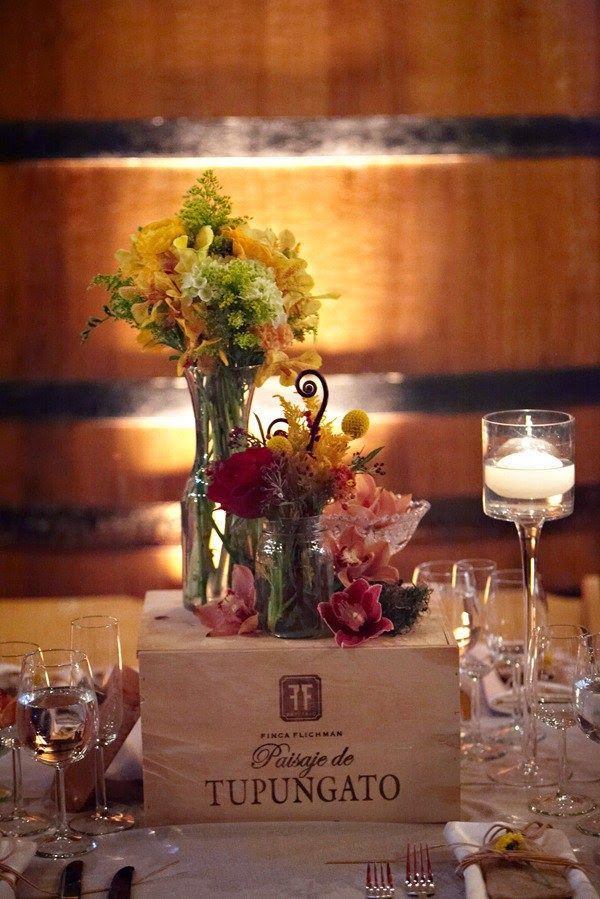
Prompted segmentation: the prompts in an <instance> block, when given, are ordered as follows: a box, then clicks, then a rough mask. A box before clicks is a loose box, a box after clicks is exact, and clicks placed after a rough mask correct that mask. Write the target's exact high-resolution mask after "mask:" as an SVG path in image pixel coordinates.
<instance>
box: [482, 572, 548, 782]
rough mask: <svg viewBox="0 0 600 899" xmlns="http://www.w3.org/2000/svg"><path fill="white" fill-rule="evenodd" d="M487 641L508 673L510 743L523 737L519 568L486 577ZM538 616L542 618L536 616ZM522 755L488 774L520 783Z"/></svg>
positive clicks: (523, 616) (523, 628)
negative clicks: (510, 703)
mask: <svg viewBox="0 0 600 899" xmlns="http://www.w3.org/2000/svg"><path fill="white" fill-rule="evenodd" d="M484 608H485V626H486V639H487V643H488V646H489V648H490V652H491V653H492V658H493V659H494V662H495V664H496V666H502V667H503V668H505V669H508V670H510V672H511V685H512V707H513V708H512V715H513V723H512V725H511V726H510V728H509V733H508V740H509V742H517V743H522V742H523V738H524V731H523V715H524V696H523V676H524V663H525V634H526V632H527V623H526V617H527V608H526V599H525V580H524V578H523V571H522V569H521V568H501V569H498V570H497V571H495V572H494V573H493V574H492V575H491V576H490V578H489V580H488V583H487V585H486V589H485V597H484ZM539 617H541V615H540V616H539ZM522 761H523V754H522V752H521V754H519V755H514V754H513V755H509V756H507V757H506V758H504V759H502V761H501V762H497V763H495V764H492V765H490V767H489V769H488V775H489V776H490V777H491V778H492V780H495V781H497V782H498V783H503V784H509V785H516V786H519V785H521V784H522V772H521V765H522Z"/></svg>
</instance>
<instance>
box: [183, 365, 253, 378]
mask: <svg viewBox="0 0 600 899" xmlns="http://www.w3.org/2000/svg"><path fill="white" fill-rule="evenodd" d="M263 364H264V363H262V362H256V363H254V365H222V364H221V365H220V366H215V368H212V369H210V371H205V370H204V369H203V368H202V367H201V366H200V365H199V364H198V363H197V362H190V364H189V365H186V366H185V368H184V370H183V377H184V378H185V376H186V375H187V374H188V373H189V372H194V373H196V374H201V375H206V376H207V377H208V376H210V375H214V374H215V373H216V372H217V371H219V370H220V369H223V370H224V371H235V372H243V371H248V372H257V371H258V370H259V369H260V368H262V366H263Z"/></svg>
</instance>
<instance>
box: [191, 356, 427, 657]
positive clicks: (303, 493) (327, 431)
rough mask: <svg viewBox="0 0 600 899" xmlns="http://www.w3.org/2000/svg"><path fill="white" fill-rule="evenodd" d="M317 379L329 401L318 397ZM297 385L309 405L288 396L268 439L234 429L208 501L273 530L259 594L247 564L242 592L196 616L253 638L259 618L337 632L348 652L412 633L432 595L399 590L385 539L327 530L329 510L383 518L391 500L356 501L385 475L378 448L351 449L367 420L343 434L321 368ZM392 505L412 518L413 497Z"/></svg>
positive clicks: (346, 422)
mask: <svg viewBox="0 0 600 899" xmlns="http://www.w3.org/2000/svg"><path fill="white" fill-rule="evenodd" d="M318 382H320V384H321V386H322V388H323V391H324V397H323V401H322V402H319V400H318V399H317V396H316V394H317V390H318V388H317V383H318ZM296 388H297V390H298V392H299V393H300V395H301V396H302V397H303V399H304V404H303V405H297V404H296V403H293V402H290V401H288V400H286V399H284V398H283V397H280V402H281V407H282V412H283V416H282V417H281V418H279V419H276V420H275V421H274V422H273V423H272V424H271V425H270V426H269V428H268V429H267V430H266V432H265V431H264V430H263V429H262V428H261V435H260V437H255V436H252V435H251V434H249V433H248V432H247V431H244V430H238V431H236V432H235V433H234V434H233V435H232V439H233V440H234V441H236V442H237V444H238V446H239V447H240V449H239V452H237V453H236V454H234V455H231V456H230V457H229V458H228V459H226V460H223V461H221V462H217V463H215V464H213V465H211V466H210V468H209V471H208V475H209V479H210V486H209V488H208V496H209V498H210V499H212V500H214V501H215V502H217V503H220V505H221V507H222V508H223V509H225V510H226V511H228V512H230V513H234V514H236V515H239V516H242V517H244V518H258V517H259V516H261V517H264V518H265V519H266V525H265V527H264V529H263V532H262V536H261V540H260V543H259V547H258V550H257V555H256V582H255V587H254V590H253V591H252V590H250V589H249V582H248V579H247V575H246V574H244V575H243V576H242V572H241V570H240V569H241V567H242V566H240V569H238V571H237V578H238V580H239V582H240V583H242V582H243V585H244V586H243V589H241V590H240V591H238V592H236V591H235V590H231V591H230V592H229V594H228V596H227V597H225V599H223V600H220V601H217V602H216V603H214V604H209V606H207V607H204V608H203V609H199V610H197V613H198V615H199V617H200V618H201V620H202V621H203V622H204V624H205V625H207V626H208V627H210V628H212V629H213V630H212V632H213V633H224V631H225V630H228V632H229V633H234V632H235V633H248V632H250V631H251V630H252V629H253V625H251V624H250V623H249V622H251V621H252V622H253V624H254V625H256V626H257V627H258V626H259V625H260V626H262V627H263V628H264V629H266V630H267V631H269V632H270V633H272V634H274V635H276V636H280V637H292V638H300V637H315V636H323V635H325V634H327V633H328V629H329V630H331V631H333V632H334V633H335V635H336V640H337V642H338V643H339V644H340V645H348V646H349V645H356V644H358V643H360V642H363V641H364V640H365V639H369V638H372V637H374V636H377V635H378V634H380V633H383V632H393V633H398V632H401V631H403V630H406V629H408V627H410V626H411V625H412V624H413V623H414V621H415V620H416V617H417V616H418V614H419V613H420V612H421V611H423V610H424V609H425V608H426V606H427V591H426V590H423V589H422V588H415V587H406V586H402V585H401V584H400V583H399V573H398V570H397V569H396V568H395V567H394V566H393V565H392V564H391V562H390V546H389V545H388V544H387V543H385V541H382V540H379V541H375V542H374V541H371V540H369V539H365V538H364V537H361V535H360V534H359V533H358V531H356V530H353V529H352V528H349V529H346V530H344V532H343V535H342V536H343V541H342V542H341V543H340V542H339V541H338V540H337V539H336V536H335V534H334V533H332V532H331V531H330V530H329V529H328V521H329V516H328V514H327V508H328V504H329V505H330V506H331V507H332V508H334V510H335V504H336V503H337V504H343V505H344V506H345V511H346V512H347V511H348V509H350V508H351V507H352V506H353V505H358V506H360V508H361V510H362V513H363V514H365V515H368V514H369V512H371V514H372V515H376V512H375V511H373V510H376V509H378V508H379V507H386V508H387V504H389V503H391V502H392V499H391V497H392V496H393V495H392V494H391V493H389V491H386V492H385V493H382V492H381V488H375V493H374V494H373V495H372V496H371V494H369V496H370V497H371V499H372V502H371V503H370V506H372V507H373V508H372V509H370V508H369V505H365V504H364V503H360V502H358V499H359V497H361V496H362V495H363V493H364V488H365V486H366V485H369V484H370V483H371V481H372V475H371V472H373V473H374V474H378V473H381V471H382V466H381V463H380V462H378V461H377V460H376V456H377V455H378V453H379V452H380V449H375V450H372V451H371V452H369V453H365V452H364V451H363V450H355V451H354V452H352V451H351V444H352V442H353V441H355V440H357V439H359V438H361V437H363V436H364V434H365V433H366V431H367V429H368V427H369V419H368V416H367V415H366V413H365V412H363V411H362V410H358V409H355V410H352V411H351V412H348V413H347V414H346V415H345V416H344V418H343V420H342V422H341V428H337V427H336V426H335V424H334V422H332V421H328V420H326V419H325V418H324V417H323V415H324V411H325V406H326V403H327V395H328V394H327V386H326V382H325V379H324V378H323V377H322V376H321V375H319V373H318V372H316V371H306V372H303V373H301V374H300V375H299V376H298V378H297V379H296ZM373 483H374V482H373ZM387 494H389V496H388V495H387ZM393 502H394V503H395V505H394V509H396V508H397V506H398V505H401V506H402V507H403V509H404V512H405V513H406V512H407V510H408V508H409V507H410V505H411V498H410V497H395V496H394V500H393ZM425 506H427V504H425ZM425 511H426V509H423V512H422V514H424V512H425ZM395 514H396V513H395ZM417 523H418V519H416V520H415V521H414V522H413V524H412V530H413V531H414V529H415V527H416V525H417ZM354 535H355V536H354ZM407 539H408V538H407ZM336 586H337V587H338V588H339V589H338V591H337V592H335V591H336ZM383 586H385V588H386V592H385V593H384V594H382V590H383ZM380 594H382V596H383V597H384V599H385V600H386V605H385V609H384V608H383V607H382V605H381V602H380ZM384 611H385V612H386V614H387V615H388V617H386V616H385V615H384Z"/></svg>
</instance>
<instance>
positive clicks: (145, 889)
mask: <svg viewBox="0 0 600 899" xmlns="http://www.w3.org/2000/svg"><path fill="white" fill-rule="evenodd" d="M116 258H117V260H118V267H117V269H116V271H113V272H110V273H107V274H101V275H98V276H96V277H95V278H94V279H93V282H92V286H94V287H96V288H101V289H102V290H104V291H105V296H104V300H105V302H104V305H103V307H102V311H101V313H98V314H96V315H93V316H92V317H91V318H90V319H89V321H88V323H87V325H86V326H85V329H84V332H83V335H82V337H83V339H84V340H85V341H87V340H88V339H90V341H92V340H96V339H98V335H97V334H96V333H95V332H96V331H97V330H98V329H102V330H105V328H104V326H105V324H106V328H108V327H109V325H111V324H112V325H115V324H116V323H117V322H121V323H123V322H124V323H125V324H126V325H128V326H129V327H130V328H131V329H133V330H134V331H136V332H137V341H138V344H139V345H140V347H141V348H142V349H144V350H157V349H158V350H160V349H166V350H167V351H168V353H169V354H170V357H171V361H172V362H174V363H175V364H176V368H177V372H178V374H179V375H181V376H182V378H183V379H184V381H182V385H183V386H184V389H187V390H188V391H189V394H190V404H191V411H192V414H193V430H194V434H195V439H196V446H195V454H194V457H193V465H192V469H191V471H190V474H189V477H188V479H187V481H186V483H185V484H182V485H181V487H182V490H183V493H182V499H181V556H182V562H183V565H182V572H181V574H182V576H181V589H154V590H149V591H148V592H147V593H146V597H145V601H144V603H143V607H142V606H141V604H140V607H139V610H138V611H139V627H138V628H137V630H136V631H135V634H132V633H130V632H129V628H130V625H129V624H128V625H127V629H128V632H127V635H126V636H127V638H128V640H132V642H134V644H135V654H136V662H135V667H134V666H133V664H128V665H126V664H124V663H123V654H122V645H121V639H122V636H123V634H122V626H121V624H120V621H119V618H118V617H117V616H116V615H114V614H112V613H113V611H115V609H116V608H117V607H118V605H119V597H116V596H115V597H102V598H101V599H102V602H101V603H95V604H94V610H93V612H91V613H89V614H86V609H85V606H86V603H85V597H82V598H81V599H79V600H77V601H76V602H74V603H73V604H72V605H68V608H73V607H74V608H76V609H77V611H78V614H77V615H73V617H72V618H71V620H70V627H69V631H68V633H67V632H65V633H64V635H63V636H62V638H61V641H62V646H63V647H66V648H61V644H60V643H58V644H54V645H52V643H50V642H47V640H46V639H42V638H44V637H45V629H44V626H43V625H41V624H39V623H38V622H37V621H36V619H35V616H33V615H32V617H31V620H30V622H29V625H28V624H27V623H24V624H23V628H22V629H23V633H22V634H21V635H20V636H21V637H22V640H21V641H9V640H6V641H3V642H0V754H2V756H3V758H2V760H1V761H0V781H1V782H2V785H3V788H4V792H3V793H2V797H3V798H2V801H1V802H0V834H1V835H2V837H1V839H0V897H1V899H9V897H11V896H12V897H17V899H35V897H38V896H57V897H59V899H77V897H79V896H86V895H98V896H107V897H108V899H127V897H129V896H131V897H133V899H159V897H161V899H164V897H165V896H172V897H173V899H176V897H178V896H182V897H183V896H209V895H210V896H246V897H252V896H257V897H258V896H261V897H265V896H273V897H275V896H288V897H310V896H315V897H316V896H319V897H341V899H344V897H354V896H364V897H367V899H391V897H394V896H402V895H407V896H434V895H435V896H440V897H446V899H458V897H462V896H467V897H468V899H485V897H488V899H512V897H520V899H525V897H527V899H563V897H564V899H567V897H575V899H592V897H594V896H598V893H597V892H596V887H597V886H598V885H600V867H599V864H598V857H599V852H600V821H599V815H598V807H599V805H600V784H599V780H600V777H597V773H598V771H599V770H600V766H599V762H600V755H599V754H598V746H597V744H598V742H599V741H600V635H599V634H598V633H593V632H591V631H590V629H589V628H588V627H587V624H586V623H585V622H587V619H586V618H585V615H586V614H587V612H586V611H585V610H584V609H583V600H582V601H581V604H580V605H581V607H582V608H581V609H580V610H579V611H578V617H577V623H575V620H571V621H563V620H561V619H560V616H559V615H558V613H557V612H556V609H557V608H558V607H557V606H556V604H555V597H554V596H553V594H552V593H551V592H550V591H548V592H547V591H546V588H545V585H544V579H543V573H542V572H541V571H540V565H539V545H540V534H541V531H542V527H543V525H545V524H546V523H549V524H550V526H552V523H553V522H555V521H558V520H560V519H566V518H568V516H570V515H571V513H572V512H573V509H574V488H575V463H574V458H575V437H574V418H573V416H572V415H571V414H569V413H566V412H554V411H548V410H539V409H516V410H501V411H497V412H491V413H488V414H485V415H483V416H482V417H481V434H480V433H479V432H476V433H472V434H470V439H471V443H472V444H473V445H474V446H475V451H476V454H477V455H479V453H480V452H481V486H482V492H483V512H484V513H485V515H486V516H487V517H488V518H490V519H494V520H496V521H499V522H512V523H513V524H514V525H515V526H516V530H517V538H518V540H515V541H514V543H515V546H514V549H515V552H516V551H517V549H518V552H519V553H520V559H521V565H520V567H515V563H514V557H513V556H511V559H513V562H512V566H513V567H510V565H509V564H508V563H507V562H506V558H504V557H503V558H502V559H499V560H495V559H493V558H480V557H478V556H476V555H474V554H473V555H470V554H469V552H470V550H469V549H467V550H466V551H464V550H465V548H464V547H462V549H463V552H461V553H460V555H461V556H462V557H458V558H454V557H450V558H444V557H443V555H444V554H442V553H441V552H440V557H436V556H430V557H429V558H427V557H423V560H422V561H418V555H417V553H419V548H420V544H419V534H420V533H421V531H420V530H419V528H420V524H421V522H422V521H424V520H425V521H426V520H427V518H426V516H428V515H429V513H430V512H432V511H433V506H434V502H433V500H432V501H430V500H428V499H425V498H418V495H417V496H413V494H412V492H409V491H410V490H411V487H410V484H404V485H403V487H404V489H405V490H406V492H398V491H396V490H395V489H392V487H391V486H390V484H389V483H388V481H387V480H386V469H385V459H386V456H389V455H390V453H391V452H392V451H393V446H386V445H381V446H380V445H378V443H379V433H380V432H379V431H378V430H377V424H374V423H373V421H372V416H371V415H370V414H369V413H368V412H367V411H366V410H365V409H363V408H358V407H356V408H352V407H350V408H348V406H345V405H344V404H343V403H342V402H341V401H339V400H338V399H337V397H336V396H335V391H334V390H333V387H332V383H331V382H330V381H329V380H328V378H327V377H326V376H325V375H324V374H323V373H322V372H321V371H320V366H321V361H322V360H321V358H320V356H319V354H318V353H317V352H316V350H315V349H313V348H312V347H311V348H308V349H307V348H306V346H303V342H304V341H305V340H307V339H309V338H312V337H313V336H314V334H315V332H316V329H317V325H318V322H319V315H320V310H321V305H322V301H323V300H325V299H329V298H332V297H333V296H334V295H333V294H330V293H329V294H316V293H314V282H313V279H312V277H311V276H310V275H309V274H308V272H307V261H306V260H305V259H304V258H303V256H301V254H300V244H299V243H298V242H297V241H296V238H295V237H294V235H293V234H292V233H291V231H289V230H288V229H283V230H281V231H280V232H278V233H276V232H274V231H272V230H271V229H270V228H266V229H262V228H259V227H254V226H252V227H251V226H250V224H249V223H248V219H247V218H245V217H240V216H238V215H234V210H233V201H232V200H231V198H230V197H229V196H228V195H226V194H225V193H224V191H223V188H222V186H221V184H220V182H219V179H218V177H217V176H216V174H215V172H214V171H212V170H207V171H205V172H204V173H203V174H201V175H200V177H199V178H198V179H197V180H196V182H195V184H193V185H192V187H190V188H189V189H188V190H187V192H186V193H185V194H184V196H183V200H182V202H181V205H180V207H179V209H178V211H177V212H175V213H173V214H172V215H170V216H169V217H166V218H163V219H160V220H157V221H153V222H150V223H149V224H145V225H142V226H140V227H139V228H138V230H137V231H136V232H135V233H134V234H133V235H132V237H131V241H130V244H129V246H128V248H127V249H124V250H120V251H119V252H118V253H117V257H116ZM275 379H278V380H275ZM262 390H268V391H270V394H271V395H270V398H269V399H268V401H267V402H266V403H264V404H263V403H262V402H261V399H260V397H261V391H262ZM348 405H349V404H348ZM373 431H375V432H376V435H377V445H373V443H371V440H374V438H373ZM140 526H141V525H140ZM563 533H564V532H563ZM413 538H414V540H413ZM411 541H412V542H411ZM517 543H518V546H517ZM409 544H410V546H411V552H412V553H413V554H412V555H411V557H410V558H411V559H412V562H411V564H409V563H408V561H406V559H407V547H408V546H409ZM445 555H447V552H446V553H445ZM456 555H459V554H458V553H456ZM415 562H416V564H414V563H415ZM100 610H101V611H100ZM574 618H575V616H574ZM136 627H137V625H136ZM34 635H35V637H36V639H35V641H29V642H23V641H25V640H27V638H28V636H32V637H33V636H34ZM56 645H58V648H55V646H56ZM138 670H139V673H138ZM53 803H54V810H53V811H50V808H51V805H52V804H53Z"/></svg>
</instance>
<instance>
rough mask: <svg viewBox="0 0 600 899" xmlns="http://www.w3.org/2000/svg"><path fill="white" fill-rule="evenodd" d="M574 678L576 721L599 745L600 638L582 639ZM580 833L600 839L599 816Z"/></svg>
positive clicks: (582, 826)
mask: <svg viewBox="0 0 600 899" xmlns="http://www.w3.org/2000/svg"><path fill="white" fill-rule="evenodd" d="M575 677H576V680H575V713H576V715H577V721H578V723H579V726H580V727H581V729H582V731H583V732H584V734H585V735H586V737H588V738H589V739H590V740H594V741H595V742H596V743H600V634H585V635H584V636H583V637H582V638H581V643H580V646H579V657H578V660H577V671H576V675H575ZM577 829H578V830H580V831H581V832H582V833H588V834H590V835H591V836H594V837H600V814H598V813H597V814H595V815H591V816H590V817H589V818H585V819H584V820H583V821H581V822H580V823H579V824H578V825H577Z"/></svg>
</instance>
